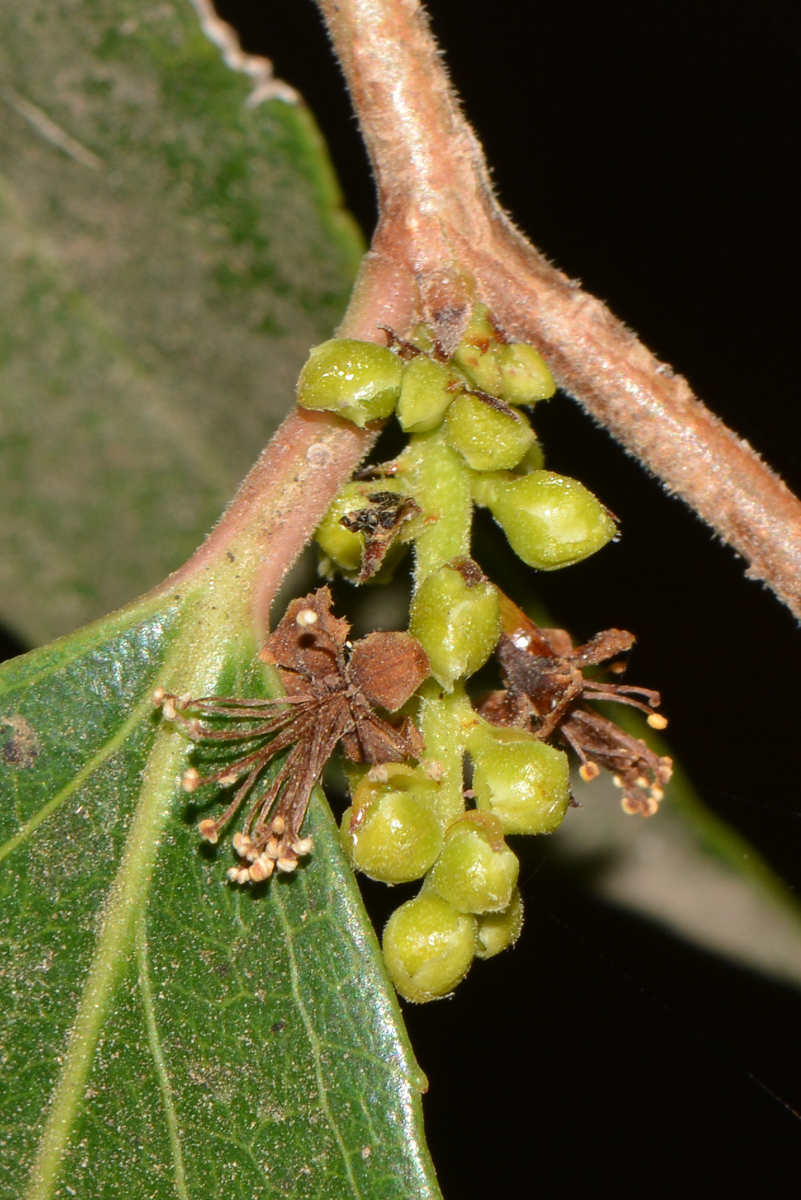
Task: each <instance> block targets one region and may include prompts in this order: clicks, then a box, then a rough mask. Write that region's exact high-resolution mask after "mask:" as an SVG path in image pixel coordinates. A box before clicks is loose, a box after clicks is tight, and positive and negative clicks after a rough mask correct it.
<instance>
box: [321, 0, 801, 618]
mask: <svg viewBox="0 0 801 1200" xmlns="http://www.w3.org/2000/svg"><path fill="white" fill-rule="evenodd" d="M317 2H318V5H319V7H320V10H321V11H322V13H323V16H324V18H325V20H326V23H327V25H328V29H329V32H330V34H331V37H332V40H333V42H334V47H335V49H336V52H337V54H338V56H339V58H340V61H341V63H342V67H343V70H344V72H345V76H346V78H347V81H348V86H349V88H350V92H351V96H352V98H353V103H354V107H355V109H356V113H357V115H358V117H359V121H360V123H361V128H362V133H363V136H364V139H365V142H366V144H367V148H368V151H369V153H370V156H371V159H372V163H373V168H374V170H375V175H376V182H377V186H378V195H379V211H380V221H379V225H378V229H377V231H376V235H375V238H374V240H373V247H372V250H371V252H370V254H369V255H368V256H367V258H366V259H365V262H364V265H363V268H362V273H361V276H360V279H359V282H358V284H357V288H356V291H355V294H354V298H353V301H352V304H351V310H350V312H351V317H352V319H353V320H354V322H356V324H357V325H358V327H359V328H360V329H361V330H362V333H361V334H360V335H359V336H371V335H372V331H373V330H374V329H375V326H376V324H378V323H381V322H383V323H386V324H390V325H394V327H395V328H397V329H402V328H403V322H402V321H401V320H400V319H399V318H400V314H401V313H404V312H406V313H409V314H411V313H412V312H413V311H414V312H415V316H416V317H425V318H426V319H427V320H429V321H432V322H433V323H434V324H436V325H437V326H438V327H439V330H440V334H441V336H442V337H443V339H444V340H445V341H446V342H450V343H453V341H454V339H455V338H458V334H459V332H460V330H461V328H462V327H463V324H464V321H465V319H466V315H467V313H468V311H469V307H470V304H471V301H472V295H471V287H472V286H473V284H474V285H475V288H476V292H477V294H478V295H479V296H480V297H481V299H483V300H484V301H485V302H486V303H487V304H488V305H489V306H490V308H491V309H492V311H493V313H494V314H495V316H496V317H497V319H498V320H499V321H500V323H501V324H502V325H503V326H505V328H506V329H507V330H508V332H509V333H510V334H512V335H513V336H515V337H517V338H521V339H525V340H526V341H530V342H533V343H534V344H536V345H537V346H538V347H539V348H540V350H541V351H542V352H543V354H544V355H545V357H546V358H547V360H548V363H549V365H550V366H551V369H552V370H553V372H554V375H555V376H556V379H557V381H558V382H559V384H560V386H561V387H563V388H564V389H565V390H566V391H567V392H569V393H570V394H571V395H572V396H574V397H575V398H576V399H577V400H578V401H579V402H580V403H581V404H582V405H583V406H584V407H585V409H586V410H587V411H588V412H589V413H590V414H591V415H592V416H593V417H595V418H596V419H597V420H598V421H600V422H601V423H602V424H604V425H605V426H606V427H607V429H609V431H610V432H611V433H612V434H614V436H615V437H616V438H617V439H618V441H620V442H621V443H622V445H623V446H624V447H625V448H626V449H627V450H628V451H629V452H630V453H631V454H633V455H634V456H635V457H637V458H638V459H639V460H640V462H641V463H642V464H643V465H644V466H645V467H646V468H647V469H648V470H650V471H652V472H653V473H654V474H655V475H656V476H657V477H658V478H659V479H660V480H661V481H662V483H663V484H664V485H665V487H666V488H667V489H668V490H669V491H671V492H675V493H676V494H677V495H678V496H681V498H682V499H683V500H684V501H685V502H686V503H687V504H688V505H690V507H691V508H693V509H694V510H695V511H696V512H697V513H698V514H699V516H701V517H702V518H703V519H704V520H705V521H706V522H707V523H708V524H709V525H711V526H712V528H713V529H714V530H715V531H716V532H717V533H718V534H719V535H720V537H721V538H723V539H724V540H725V541H727V542H728V543H729V544H730V545H731V546H732V547H733V548H734V549H735V550H736V551H737V552H738V553H739V554H741V555H742V556H743V558H745V559H746V560H747V562H748V563H749V568H748V574H749V575H751V576H752V577H754V578H757V579H762V580H764V582H765V583H767V584H768V586H769V587H771V588H772V589H773V591H774V592H775V593H776V595H777V596H778V597H779V598H780V599H781V600H783V601H784V603H785V604H787V605H788V607H789V608H790V609H791V610H792V611H793V612H794V613H795V615H796V616H797V617H799V618H801V504H800V503H799V501H798V500H797V498H796V497H795V496H794V495H793V494H792V492H790V491H789V489H788V488H787V487H785V485H784V484H783V483H782V481H781V480H780V479H779V478H778V476H777V475H775V474H774V473H773V472H772V471H771V470H770V469H769V468H768V467H767V466H766V465H765V463H763V462H762V460H761V459H760V458H759V456H758V455H757V454H756V453H755V452H754V451H753V450H752V449H751V447H750V446H749V445H748V443H747V442H745V441H743V440H742V439H741V438H738V437H737V435H736V434H734V433H733V432H732V431H731V430H729V429H728V428H727V427H726V426H725V425H724V424H723V422H721V421H720V420H719V419H718V418H717V417H715V416H714V415H713V414H712V413H710V412H709V410H708V409H707V408H706V407H705V406H704V405H703V404H702V403H701V402H700V401H699V400H697V399H696V398H695V396H694V395H693V393H692V391H691V390H690V387H689V385H688V384H687V382H686V381H685V380H684V379H682V378H681V377H680V376H678V375H675V374H674V373H673V372H672V370H671V369H670V368H669V367H668V366H666V365H665V364H664V363H660V362H659V361H658V360H657V359H656V358H655V357H654V356H653V355H652V354H651V352H650V351H649V350H648V349H647V348H646V347H645V346H643V345H642V343H641V342H639V341H638V340H637V338H636V337H635V336H634V335H633V334H632V333H631V332H630V331H629V330H628V329H626V327H625V326H624V325H623V324H622V323H621V322H620V321H618V320H617V319H616V318H615V317H614V316H613V315H612V314H611V313H610V312H609V310H608V309H607V308H606V307H605V305H603V304H602V303H601V301H599V300H597V299H596V298H595V297H594V296H591V295H589V294H588V293H586V292H584V291H582V289H581V288H580V287H579V286H578V285H577V284H574V283H573V282H572V281H570V280H569V279H567V278H566V277H565V276H564V275H563V274H562V273H561V272H559V271H557V270H556V269H555V268H554V267H552V266H550V264H549V263H547V262H546V261H545V259H544V258H543V257H542V255H541V254H540V253H539V251H538V250H536V249H535V248H534V246H532V245H531V244H530V243H529V242H528V241H526V239H525V238H524V237H523V236H522V235H521V234H520V233H519V231H518V230H516V229H515V227H514V226H513V225H512V223H511V222H510V221H509V219H508V217H507V216H506V215H505V214H504V213H503V211H502V210H501V209H500V207H499V206H498V204H497V201H496V200H495V197H494V196H493V194H492V189H491V185H490V182H489V176H488V174H487V168H486V163H485V160H484V156H483V153H482V150H481V147H480V145H479V143H478V141H477V139H476V137H475V135H474V133H473V131H472V130H471V128H470V126H469V125H468V124H467V122H466V121H465V119H464V117H463V115H462V113H461V110H460V109H459V106H458V102H457V99H456V96H455V94H454V91H453V89H452V88H451V86H450V83H449V81H448V78H447V75H446V73H445V69H444V67H443V63H442V59H441V58H440V56H439V53H438V50H437V47H436V44H435V42H434V40H433V37H432V36H431V33H430V30H429V28H428V22H427V19H426V15H425V12H424V10H423V9H422V7H421V5H420V4H419V3H418V0H317ZM389 313H394V314H395V315H394V319H391V318H390V317H389V315H388V314H389Z"/></svg>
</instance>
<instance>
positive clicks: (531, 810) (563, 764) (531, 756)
mask: <svg viewBox="0 0 801 1200" xmlns="http://www.w3.org/2000/svg"><path fill="white" fill-rule="evenodd" d="M468 749H469V751H470V756H471V758H472V759H473V764H474V770H473V791H474V792H475V794H476V803H477V804H478V807H479V809H486V810H487V811H488V812H491V813H494V814H495V815H496V816H498V817H500V819H501V823H502V825H503V830H504V833H553V831H554V829H556V828H557V826H559V825H560V824H561V821H562V818H563V817H564V815H565V812H566V811H567V806H568V803H569V801H570V772H569V768H568V762H567V755H566V754H564V753H563V752H562V751H561V750H555V749H554V748H553V746H546V744H545V742H539V741H537V739H536V738H535V737H532V735H531V734H530V733H526V731H525V730H523V729H498V728H494V727H493V726H490V725H479V726H477V727H476V729H475V730H474V732H473V734H472V735H471V737H470V741H469V743H468Z"/></svg>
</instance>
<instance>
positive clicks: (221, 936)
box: [0, 589, 439, 1200]
mask: <svg viewBox="0 0 801 1200" xmlns="http://www.w3.org/2000/svg"><path fill="white" fill-rule="evenodd" d="M187 596H188V598H187ZM181 604H182V607H179V605H178V604H177V603H176V602H175V600H174V598H173V597H171V596H167V597H164V598H162V600H161V602H160V604H159V605H158V606H156V605H155V604H154V602H153V601H151V602H150V607H151V609H154V611H151V612H149V613H147V615H146V616H145V619H144V620H142V619H141V616H142V610H141V609H136V608H134V609H132V610H130V612H129V613H128V614H127V616H124V615H119V616H117V617H115V618H111V619H110V620H109V623H108V629H109V631H110V633H111V637H110V638H109V639H108V640H107V641H104V633H105V632H106V630H105V628H104V626H103V624H102V623H100V624H99V625H98V626H96V627H95V628H94V630H88V631H83V632H82V633H81V634H78V635H76V636H75V639H65V641H63V642H62V643H61V644H60V645H58V646H56V647H51V648H47V649H45V650H42V651H37V652H34V653H33V654H31V655H28V656H26V658H25V659H21V660H18V661H17V662H16V663H11V664H8V666H7V667H6V668H5V675H6V676H7V678H8V683H9V686H7V687H6V688H5V690H4V691H2V713H3V714H5V713H8V712H13V713H15V714H16V713H19V714H23V715H25V717H26V719H28V720H29V722H30V724H31V726H33V727H34V728H35V730H36V734H37V738H38V754H37V755H36V757H35V759H34V760H33V762H32V764H31V765H30V766H25V765H20V764H16V763H13V762H8V761H6V762H4V763H3V765H2V767H0V787H1V788H2V797H3V803H2V813H3V818H4V820H5V822H6V830H5V832H6V835H7V841H6V844H7V845H9V844H10V842H9V841H8V839H14V838H15V837H16V839H17V841H16V843H15V844H14V845H13V846H12V847H11V849H10V850H9V851H8V852H7V853H6V855H5V859H4V861H3V862H2V864H1V865H0V878H2V884H1V885H0V886H2V887H3V895H4V903H3V909H2V916H1V917H0V928H2V937H3V941H4V944H5V957H6V962H7V964H8V966H7V967H6V969H5V970H4V971H3V976H2V988H3V992H4V994H3V996H2V999H1V1000H0V1003H1V1004H2V1011H3V1013H4V1021H5V1024H6V1029H5V1031H4V1036H3V1042H4V1044H6V1045H8V1046H9V1047H10V1048H11V1050H10V1055H9V1058H8V1060H7V1062H6V1063H5V1067H4V1074H5V1075H6V1078H5V1081H4V1083H3V1085H2V1086H3V1089H4V1091H5V1093H6V1094H10V1095H13V1096H14V1103H13V1104H12V1105H11V1106H9V1107H8V1109H7V1114H8V1115H7V1124H6V1128H5V1131H4V1142H5V1145H4V1154H6V1155H7V1156H8V1158H7V1170H8V1172H9V1178H11V1179H12V1180H13V1182H12V1187H13V1192H12V1193H11V1194H14V1195H20V1196H22V1195H25V1196H27V1197H29V1198H30V1200H44V1198H46V1197H50V1196H55V1195H69V1194H76V1195H92V1196H98V1197H101V1196H137V1197H139V1196H145V1195H147V1196H153V1197H162V1196H170V1197H173V1196H178V1197H184V1196H187V1197H198V1198H200V1197H207V1196H209V1195H218V1194H220V1195H222V1194H225V1195H234V1196H240V1195H241V1196H242V1197H261V1196H264V1197H268V1196H273V1195H277V1196H287V1195H289V1196H292V1195H295V1196H298V1197H301V1196H313V1195H320V1196H323V1195H325V1196H326V1197H333V1198H337V1197H340V1196H341V1197H363V1198H364V1200H368V1198H373V1197H374V1198H376V1200H378V1198H379V1197H380V1198H381V1200H385V1198H390V1200H391V1198H394V1197H396V1196H397V1197H398V1200H401V1198H403V1200H406V1198H407V1197H412V1196H413V1197H418V1196H419V1197H421V1198H423V1197H432V1198H434V1197H436V1196H438V1195H439V1193H438V1190H437V1187H436V1182H435V1180H434V1176H433V1170H432V1168H431V1164H430V1161H429V1159H428V1155H427V1152H426V1150H425V1146H424V1143H423V1140H422V1133H421V1116H420V1109H419V1091H420V1090H421V1087H422V1086H423V1085H424V1081H423V1079H422V1077H421V1076H420V1074H419V1071H418V1069H417V1067H416V1065H415V1064H414V1060H413V1057H412V1054H411V1051H410V1048H409V1046H408V1043H407V1041H406V1038H405V1035H404V1033H403V1030H402V1025H401V1023H400V1015H399V1012H398V1009H397V1004H396V1001H395V999H394V995H393V993H392V990H391V988H390V986H389V985H388V983H387V981H386V978H385V976H384V973H383V969H382V966H381V959H380V952H379V949H378V945H377V942H376V939H375V935H374V934H373V932H372V930H371V929H370V927H369V925H368V923H367V920H366V917H365V915H364V912H363V909H362V908H361V903H360V900H359V896H358V890H357V888H356V886H355V883H354V880H353V878H352V876H351V874H350V872H349V870H348V868H347V866H346V865H345V863H344V861H343V860H342V856H341V852H340V849H339V844H338V836H337V831H336V826H335V824H334V822H333V820H332V818H331V815H330V813H329V812H328V810H327V808H326V806H325V804H324V801H323V800H322V796H321V795H318V796H317V798H316V799H315V801H314V803H313V805H312V810H311V812H310V816H309V820H308V828H309V830H310V832H312V834H313V836H314V839H315V848H314V851H313V853H312V855H311V856H310V859H309V860H308V863H307V865H306V866H304V867H303V868H301V869H300V870H299V871H298V872H297V874H296V875H295V876H293V877H291V878H286V879H275V880H273V881H271V882H270V884H268V885H265V886H263V887H262V888H260V889H252V890H248V889H239V888H236V887H232V886H231V885H230V884H229V883H228V882H227V880H226V876H225V871H226V867H227V866H228V865H229V863H230V862H231V861H232V858H231V852H230V848H229V845H228V843H227V842H221V843H220V845H219V846H217V847H208V846H206V845H205V844H204V843H201V842H200V839H199V838H198V836H197V832H196V829H195V824H196V819H197V809H196V808H195V807H194V806H189V805H188V804H187V803H186V798H184V801H183V802H182V800H181V795H182V794H181V793H180V791H179V788H178V783H179V780H180V774H181V771H182V769H183V767H184V766H185V765H186V762H187V761H188V758H189V755H190V753H191V746H190V744H189V743H188V742H187V741H186V739H185V738H184V737H183V736H182V735H181V734H180V733H178V732H176V731H174V730H172V729H171V728H170V727H169V726H168V725H167V724H166V723H164V722H163V721H161V719H160V718H158V717H157V716H156V715H155V710H154V709H153V707H152V702H151V701H150V695H151V693H152V689H153V687H154V685H155V684H158V683H159V682H167V683H168V684H169V681H170V680H171V679H172V678H174V677H175V674H176V672H178V673H180V672H182V671H183V672H184V674H183V676H182V678H186V677H187V672H188V674H189V676H190V677H191V678H192V679H193V683H194V686H195V687H196V688H197V689H202V690H203V691H214V690H215V686H216V684H217V683H219V684H220V686H222V687H225V688H227V689H228V690H237V691H239V692H241V691H242V690H245V691H246V692H250V693H251V694H265V689H269V677H268V676H266V675H263V674H262V673H261V672H260V671H257V670H254V666H253V661H252V649H253V648H252V644H251V642H250V639H249V638H242V639H238V640H237V639H235V640H234V641H233V642H232V643H231V646H232V648H231V649H230V651H221V646H224V645H226V644H227V639H228V638H230V634H231V630H230V629H228V628H227V627H225V626H226V622H227V620H228V618H227V617H226V618H217V620H218V622H219V623H220V627H219V630H218V634H217V635H215V633H214V630H213V629H212V628H211V625H210V621H211V620H213V619H214V618H212V617H210V614H211V613H212V612H216V611H217V610H214V609H212V608H208V609H204V608H203V606H202V602H200V605H201V607H200V609H198V601H197V596H196V595H195V594H194V593H192V591H191V589H190V590H189V592H188V594H187V593H185V597H184V600H183V601H182V602H181ZM137 616H138V617H139V618H140V619H139V620H137ZM126 623H127V624H128V628H127V629H126V628H125V627H124V626H125V624H126ZM199 626H200V627H201V628H202V629H203V638H202V640H201V642H200V643H199V642H198V640H197V629H198V627H199ZM73 641H74V642H75V646H73V644H72V643H73ZM198 645H202V646H204V647H205V657H204V656H203V654H201V653H200V652H199V651H198ZM120 664H122V666H120ZM187 664H189V665H187ZM2 677H3V673H1V672H0V680H2ZM0 688H2V683H1V682H0ZM48 697H49V698H50V701H55V706H52V705H51V704H50V703H49V701H48ZM48 712H49V713H51V714H55V715H51V716H50V717H49V718H48V717H47V713H48ZM4 728H6V729H8V730H9V734H10V736H11V737H13V736H16V729H12V727H10V726H6V727H4ZM6 744H8V743H6ZM12 758H13V755H12ZM211 799H212V797H205V796H204V795H203V794H200V799H199V801H198V803H199V804H200V805H202V806H205V805H206V804H207V803H208V801H209V800H211ZM54 800H57V801H58V802H57V803H54V802H53V801H54ZM42 806H44V808H45V809H46V810H47V811H46V812H45V813H44V815H43V816H42V817H41V819H40V820H39V822H38V824H36V825H34V826H32V822H33V821H34V820H36V818H37V817H38V816H39V815H40V814H41V813H42V812H43V807H42ZM21 831H22V832H23V834H24V835H23V836H20V833H21ZM31 1172H32V1173H31ZM26 1181H27V1182H26ZM26 1188H27V1190H26ZM69 1189H72V1193H70V1191H69Z"/></svg>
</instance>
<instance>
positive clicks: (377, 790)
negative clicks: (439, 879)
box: [340, 763, 443, 883]
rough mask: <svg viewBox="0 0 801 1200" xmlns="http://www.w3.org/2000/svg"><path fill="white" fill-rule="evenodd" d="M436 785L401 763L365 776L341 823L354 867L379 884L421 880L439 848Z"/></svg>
mask: <svg viewBox="0 0 801 1200" xmlns="http://www.w3.org/2000/svg"><path fill="white" fill-rule="evenodd" d="M437 787H438V784H436V783H435V782H434V781H433V780H431V779H428V778H426V776H425V775H424V774H423V773H422V771H420V770H416V769H414V768H412V767H407V766H405V765H404V764H403V763H387V764H385V765H384V766H382V767H379V768H377V769H376V768H373V769H372V770H371V771H370V772H368V774H367V775H365V776H364V778H363V779H362V781H361V783H360V784H359V786H358V788H357V789H356V793H355V795H354V797H353V807H352V808H349V809H347V811H346V812H345V814H344V816H343V818H342V825H341V827H340V838H341V841H342V846H343V849H344V850H345V853H346V854H347V855H348V857H349V858H350V860H351V862H352V864H353V866H354V867H355V868H356V869H357V870H359V871H363V872H364V874H365V875H369V876H370V878H371V879H378V880H380V881H381V882H382V883H408V882H409V881H410V880H412V879H421V878H422V876H423V875H425V873H426V871H427V870H428V868H429V867H430V866H431V865H432V863H434V862H435V861H436V859H437V857H438V855H439V854H440V851H441V850H442V841H443V839H442V827H441V825H440V823H439V821H438V819H437V817H436V813H435V809H434V803H433V799H434V793H435V792H436V790H437Z"/></svg>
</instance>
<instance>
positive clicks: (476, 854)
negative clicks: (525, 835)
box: [426, 819, 520, 913]
mask: <svg viewBox="0 0 801 1200" xmlns="http://www.w3.org/2000/svg"><path fill="white" fill-rule="evenodd" d="M519 869H520V863H519V862H518V861H517V857H516V855H514V854H513V853H512V851H511V850H510V849H509V847H508V846H507V845H506V843H505V842H504V841H503V838H500V839H495V838H492V837H490V834H489V833H488V831H487V830H486V829H483V828H482V827H481V825H480V824H478V823H476V822H475V821H471V820H469V819H467V820H461V821H457V822H456V824H455V825H452V826H451V828H450V829H449V830H448V833H447V835H446V837H445V846H444V848H443V851H442V853H441V854H440V856H439V858H438V859H437V861H436V862H435V863H434V866H433V867H432V868H431V870H430V871H429V873H428V876H427V878H426V886H427V887H431V888H433V889H434V891H435V892H436V893H437V894H438V895H439V896H441V897H442V899H443V900H447V901H448V904H450V906H451V908H455V909H456V911H457V912H462V913H486V912H502V911H503V910H504V909H506V908H508V907H509V904H510V903H511V899H512V892H513V891H514V887H515V884H516V883H517V875H518V871H519Z"/></svg>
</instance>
